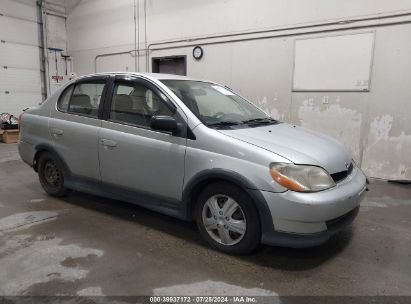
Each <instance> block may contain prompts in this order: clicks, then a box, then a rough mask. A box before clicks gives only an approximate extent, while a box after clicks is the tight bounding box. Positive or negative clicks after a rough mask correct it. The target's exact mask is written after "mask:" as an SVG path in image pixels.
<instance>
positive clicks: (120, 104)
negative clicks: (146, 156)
mask: <svg viewBox="0 0 411 304" xmlns="http://www.w3.org/2000/svg"><path fill="white" fill-rule="evenodd" d="M154 115H167V116H172V115H173V113H172V112H171V111H170V109H169V108H168V107H167V105H166V104H165V103H164V102H163V101H162V100H161V99H160V97H158V96H157V94H155V93H154V92H153V91H152V90H151V89H150V88H148V87H146V86H144V85H143V84H140V83H131V82H130V83H122V82H120V83H117V84H116V86H115V89H114V95H113V101H112V105H111V110H110V120H111V121H115V122H119V123H125V124H130V125H136V126H141V127H145V128H149V127H150V120H151V117H152V116H154Z"/></svg>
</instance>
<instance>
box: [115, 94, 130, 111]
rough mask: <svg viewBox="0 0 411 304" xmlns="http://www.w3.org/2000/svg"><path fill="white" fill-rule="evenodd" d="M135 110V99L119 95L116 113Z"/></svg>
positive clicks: (116, 100)
mask: <svg viewBox="0 0 411 304" xmlns="http://www.w3.org/2000/svg"><path fill="white" fill-rule="evenodd" d="M132 109H133V99H132V98H131V96H130V95H126V94H119V95H116V99H115V101H114V110H115V111H116V112H130V111H131V110H132Z"/></svg>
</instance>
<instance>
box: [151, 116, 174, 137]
mask: <svg viewBox="0 0 411 304" xmlns="http://www.w3.org/2000/svg"><path fill="white" fill-rule="evenodd" d="M150 127H151V129H153V130H157V131H166V132H172V133H174V132H175V131H177V121H176V120H175V119H174V118H173V117H171V116H153V117H151V122H150Z"/></svg>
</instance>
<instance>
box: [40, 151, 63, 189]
mask: <svg viewBox="0 0 411 304" xmlns="http://www.w3.org/2000/svg"><path fill="white" fill-rule="evenodd" d="M38 175H39V180H40V183H41V185H42V187H43V189H44V191H46V192H47V193H48V194H49V195H51V196H56V197H62V196H66V195H67V194H68V193H69V192H70V190H69V189H67V188H66V187H64V174H63V169H62V168H61V165H60V162H59V161H58V160H57V159H56V157H55V156H54V155H53V154H51V153H49V152H44V153H42V154H41V155H40V157H39V159H38Z"/></svg>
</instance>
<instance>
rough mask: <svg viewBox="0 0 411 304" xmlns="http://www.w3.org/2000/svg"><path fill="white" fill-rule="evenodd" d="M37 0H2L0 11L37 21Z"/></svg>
mask: <svg viewBox="0 0 411 304" xmlns="http://www.w3.org/2000/svg"><path fill="white" fill-rule="evenodd" d="M35 8H36V1H35V0H31V1H30V0H29V1H25V2H20V1H16V0H1V4H0V12H1V13H2V14H4V15H9V16H16V17H19V18H24V19H28V20H32V21H34V22H37V11H36V9H35Z"/></svg>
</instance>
